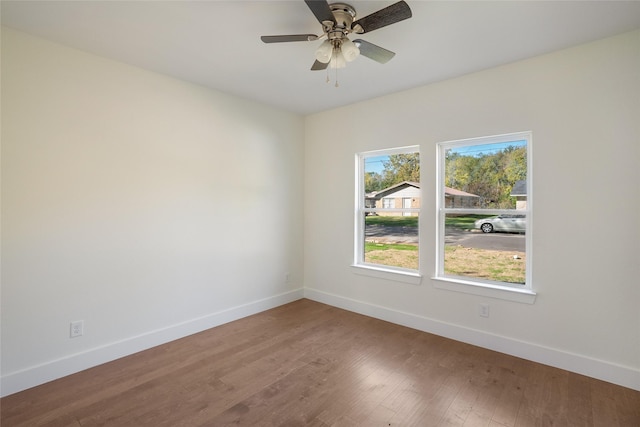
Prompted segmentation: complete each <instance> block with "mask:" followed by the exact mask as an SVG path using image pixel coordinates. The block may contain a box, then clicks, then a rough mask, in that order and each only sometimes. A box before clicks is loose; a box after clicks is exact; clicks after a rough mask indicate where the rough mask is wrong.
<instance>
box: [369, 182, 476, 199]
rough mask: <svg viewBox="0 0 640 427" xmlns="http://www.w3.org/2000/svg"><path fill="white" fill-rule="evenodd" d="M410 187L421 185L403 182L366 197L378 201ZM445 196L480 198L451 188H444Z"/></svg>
mask: <svg viewBox="0 0 640 427" xmlns="http://www.w3.org/2000/svg"><path fill="white" fill-rule="evenodd" d="M409 186H411V187H416V188H420V183H419V182H413V181H402V182H399V183H397V184H394V185H392V186H390V187H387V188H384V189H382V190H380V191H372V192H371V193H369V194H367V195H366V197H369V198H375V199H378V198H380V197H383V196H385V195H387V194H389V193H393V191H394V190H398V189H400V188H402V187H409ZM444 194H445V196H463V197H480V196H478V195H476V194H471V193H467V192H466V191H462V190H458V189H456V188H451V187H444Z"/></svg>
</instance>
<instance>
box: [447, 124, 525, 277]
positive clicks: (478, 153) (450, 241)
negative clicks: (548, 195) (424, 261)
mask: <svg viewBox="0 0 640 427" xmlns="http://www.w3.org/2000/svg"><path fill="white" fill-rule="evenodd" d="M530 139H531V136H530V134H529V133H519V134H513V135H503V136H498V137H488V138H477V139H471V140H465V141H454V142H449V143H441V144H439V149H440V156H441V159H440V167H439V169H440V177H439V178H440V179H439V186H438V187H439V192H440V194H439V204H440V207H439V211H440V214H439V228H440V230H439V231H440V234H439V235H440V239H439V244H438V251H439V260H438V266H437V275H438V276H441V277H447V278H460V279H464V280H471V281H473V282H476V283H477V284H483V283H487V284H499V285H507V286H514V287H530V283H529V281H528V280H527V277H528V276H527V271H528V269H529V268H530V265H529V264H530V263H529V259H528V258H530V256H528V255H530V254H529V253H528V251H527V247H528V244H527V239H528V238H529V236H528V233H527V231H528V228H529V227H528V225H529V224H528V219H529V217H530V211H529V209H530V204H531V199H530V192H529V191H528V188H529V187H528V179H530V178H529V176H528V157H529V156H528V150H529V147H530Z"/></svg>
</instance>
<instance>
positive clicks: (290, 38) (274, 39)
mask: <svg viewBox="0 0 640 427" xmlns="http://www.w3.org/2000/svg"><path fill="white" fill-rule="evenodd" d="M260 40H262V41H263V42H265V43H283V42H310V41H313V40H318V36H316V35H315V34H291V35H282V36H262V37H260Z"/></svg>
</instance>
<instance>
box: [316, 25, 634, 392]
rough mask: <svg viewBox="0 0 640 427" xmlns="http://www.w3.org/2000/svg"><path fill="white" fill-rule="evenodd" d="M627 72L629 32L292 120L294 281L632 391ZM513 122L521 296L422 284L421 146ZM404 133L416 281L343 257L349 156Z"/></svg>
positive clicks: (424, 163) (427, 161)
mask: <svg viewBox="0 0 640 427" xmlns="http://www.w3.org/2000/svg"><path fill="white" fill-rule="evenodd" d="M425 66H426V67H428V66H429V63H428V61H427V62H425ZM638 76H640V32H639V31H636V32H632V33H628V34H624V35H620V36H617V37H613V38H610V39H605V40H601V41H597V42H595V43H591V44H586V45H582V46H578V47H575V48H571V49H567V50H563V51H559V52H556V53H552V54H549V55H544V56H540V57H536V58H532V59H529V60H525V61H521V62H517V63H513V64H510V65H506V66H502V67H499V68H494V69H490V70H486V71H482V72H478V73H474V74H469V75H466V76H463V77H460V78H457V79H453V80H448V81H444V82H441V83H436V84H432V85H429V86H424V87H421V88H416V89H412V90H408V91H405V92H402V93H397V94H394V95H390V96H386V97H382V98H378V99H373V100H370V101H366V102H362V103H359V104H357V105H352V106H347V107H344V108H339V109H336V110H332V111H327V112H324V113H319V114H315V115H312V116H309V117H307V118H306V135H307V137H306V144H307V145H306V150H305V155H306V163H305V165H306V168H305V173H306V186H305V211H306V219H305V224H306V226H305V287H306V290H305V292H306V294H307V295H309V296H311V297H313V298H315V299H318V300H322V301H325V302H329V303H332V304H335V305H339V306H342V307H346V308H349V309H353V310H356V311H359V312H363V313H367V314H371V315H375V316H377V317H381V318H385V319H387V320H391V321H395V322H399V323H404V324H408V325H410V326H412V327H417V328H420V329H423V330H429V331H432V332H436V333H439V334H443V335H446V336H451V337H453V338H456V339H461V340H464V341H468V342H473V343H474V344H478V345H482V346H485V347H489V348H494V349H497V350H500V351H504V352H507V353H511V354H516V355H519V356H522V357H525V358H529V359H533V360H538V361H542V362H543V363H548V364H551V365H554V366H560V367H563V368H567V369H571V370H576V371H579V372H583V373H586V374H588V375H591V376H596V377H600V378H605V379H607V380H609V381H614V382H618V383H622V384H625V385H627V386H633V387H636V388H638V389H640V310H638V307H639V306H640V287H639V286H638V280H639V279H638V278H639V277H640V263H639V262H638V254H640V238H639V236H640V221H638V217H639V215H638V213H639V212H640V186H639V185H638V183H639V182H640V172H639V171H640V168H638V162H639V160H640V139H639V138H640V137H639V135H640V120H639V117H640V78H639V77H638ZM338 121H339V122H341V123H344V122H345V121H346V122H348V123H349V126H348V127H347V128H345V129H344V132H343V134H342V135H341V138H340V140H327V139H326V138H325V137H324V135H325V134H326V123H332V122H338ZM391 124H392V125H391ZM529 130H530V131H532V132H533V142H532V147H531V150H532V151H531V153H532V156H533V157H532V161H533V167H532V170H531V171H530V172H531V176H530V179H532V180H533V182H532V184H533V193H532V194H531V195H529V196H530V197H529V203H533V204H532V205H531V207H532V209H533V212H532V216H531V218H530V219H531V234H530V235H531V238H532V239H533V241H532V249H533V250H532V253H530V254H527V259H528V261H529V262H530V263H531V266H532V269H533V288H534V290H535V291H537V292H538V296H537V299H536V301H535V303H534V304H533V305H529V304H522V303H516V302H511V301H505V300H501V299H495V298H489V297H487V296H478V295H472V294H467V293H461V292H453V291H449V290H444V289H439V288H436V287H435V286H434V285H435V282H434V281H433V280H432V279H431V277H432V276H434V273H435V265H436V246H435V242H436V239H437V236H436V229H435V226H434V225H435V224H436V207H435V202H436V200H435V197H432V196H429V194H431V192H432V191H433V189H435V188H436V160H437V159H436V144H437V143H438V142H441V141H451V140H459V139H465V138H473V137H481V136H490V135H500V134H506V133H512V132H520V131H529ZM407 145H420V153H421V160H420V164H421V169H422V171H423V174H422V176H421V179H422V183H421V184H422V185H421V187H422V189H423V194H424V196H423V198H422V199H423V200H422V210H421V218H420V232H421V235H420V238H421V243H422V244H421V248H420V265H421V272H422V274H423V279H422V282H421V284H420V285H418V286H415V285H408V284H405V283H401V282H397V281H393V280H388V279H385V278H381V277H375V278H372V277H368V276H364V275H362V274H354V270H356V269H353V268H351V267H350V265H351V264H352V263H353V253H354V250H353V242H354V239H353V227H354V221H353V197H354V196H353V191H354V190H353V188H352V187H353V180H354V178H353V177H354V165H353V157H354V153H358V152H363V151H371V150H378V149H385V148H392V147H393V146H407ZM327 170H331V173H330V174H327V173H326V171H327ZM614 189H615V190H614ZM329 195H330V196H331V200H332V202H333V203H331V205H330V206H327V205H326V204H323V205H322V206H320V201H323V200H327V197H328V196H329ZM619 195H623V196H619ZM320 219H322V223H323V224H331V227H321V228H319V227H316V224H318V222H319V221H320ZM358 272H359V271H358ZM480 303H490V305H491V316H490V317H489V318H481V317H479V316H478V306H479V304H480Z"/></svg>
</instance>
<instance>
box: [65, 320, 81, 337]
mask: <svg viewBox="0 0 640 427" xmlns="http://www.w3.org/2000/svg"><path fill="white" fill-rule="evenodd" d="M82 334H84V320H78V321H77V322H71V328H70V331H69V336H70V337H71V338H75V337H80V336H82Z"/></svg>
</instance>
